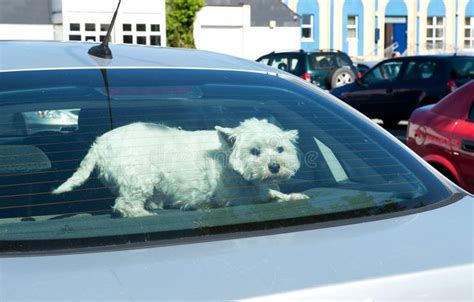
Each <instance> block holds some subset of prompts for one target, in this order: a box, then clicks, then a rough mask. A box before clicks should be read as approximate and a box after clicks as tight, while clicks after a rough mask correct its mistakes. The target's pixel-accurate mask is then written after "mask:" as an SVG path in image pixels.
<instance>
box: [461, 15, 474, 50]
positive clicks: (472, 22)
mask: <svg viewBox="0 0 474 302" xmlns="http://www.w3.org/2000/svg"><path fill="white" fill-rule="evenodd" d="M467 19H469V25H466V22H464V41H463V47H464V49H473V50H474V17H470V16H467V17H465V18H464V21H466V20H467ZM466 29H469V31H470V36H469V37H466ZM466 42H469V47H466Z"/></svg>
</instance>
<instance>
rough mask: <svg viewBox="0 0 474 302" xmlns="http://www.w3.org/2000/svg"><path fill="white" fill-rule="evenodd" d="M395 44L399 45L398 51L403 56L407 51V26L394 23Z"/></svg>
mask: <svg viewBox="0 0 474 302" xmlns="http://www.w3.org/2000/svg"><path fill="white" fill-rule="evenodd" d="M393 42H397V43H398V48H397V49H396V51H398V52H400V53H401V54H402V53H403V52H404V51H405V50H406V49H407V24H406V23H394V24H393Z"/></svg>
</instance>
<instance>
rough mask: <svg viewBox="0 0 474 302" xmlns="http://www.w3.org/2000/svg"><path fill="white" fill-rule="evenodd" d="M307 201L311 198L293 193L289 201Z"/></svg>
mask: <svg viewBox="0 0 474 302" xmlns="http://www.w3.org/2000/svg"><path fill="white" fill-rule="evenodd" d="M305 199H310V197H309V196H308V195H306V194H303V193H291V194H288V200H289V201H293V200H305Z"/></svg>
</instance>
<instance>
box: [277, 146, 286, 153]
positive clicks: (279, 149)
mask: <svg viewBox="0 0 474 302" xmlns="http://www.w3.org/2000/svg"><path fill="white" fill-rule="evenodd" d="M277 151H278V153H283V151H285V149H284V148H283V147H278V148H277Z"/></svg>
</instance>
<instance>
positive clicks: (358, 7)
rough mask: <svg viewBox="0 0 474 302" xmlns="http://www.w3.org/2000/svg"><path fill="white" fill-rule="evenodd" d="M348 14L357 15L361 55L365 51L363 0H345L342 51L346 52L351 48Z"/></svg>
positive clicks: (358, 50) (359, 51) (359, 52)
mask: <svg viewBox="0 0 474 302" xmlns="http://www.w3.org/2000/svg"><path fill="white" fill-rule="evenodd" d="M347 16H357V19H358V22H357V34H358V39H359V41H358V45H357V55H358V56H361V55H363V53H364V7H363V5H362V1H361V0H346V1H345V2H344V8H343V14H342V31H343V32H342V51H344V52H347V51H348V48H349V47H348V45H349V43H347ZM332 40H333V39H332V33H331V41H332Z"/></svg>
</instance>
